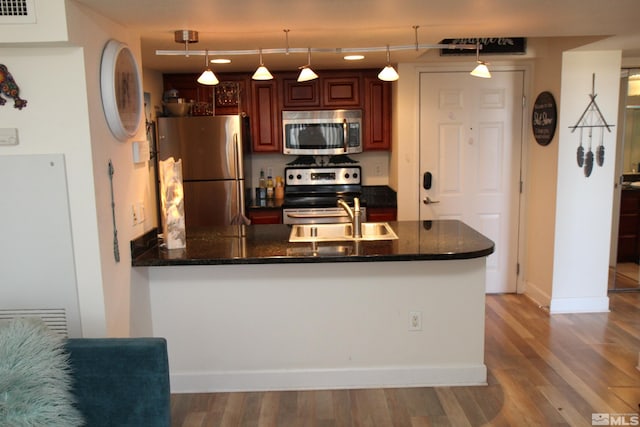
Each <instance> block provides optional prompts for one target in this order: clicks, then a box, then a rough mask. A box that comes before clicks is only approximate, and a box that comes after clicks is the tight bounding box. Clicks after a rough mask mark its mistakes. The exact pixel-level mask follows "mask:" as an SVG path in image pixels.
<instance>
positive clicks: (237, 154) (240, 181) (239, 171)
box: [233, 133, 245, 216]
mask: <svg viewBox="0 0 640 427" xmlns="http://www.w3.org/2000/svg"><path fill="white" fill-rule="evenodd" d="M233 151H234V153H233V154H234V156H233V157H234V159H235V162H236V191H237V192H238V200H237V202H238V210H239V211H240V214H242V215H243V216H244V214H245V211H244V167H243V165H242V160H241V159H242V157H241V153H242V147H240V140H239V138H238V134H237V133H234V134H233Z"/></svg>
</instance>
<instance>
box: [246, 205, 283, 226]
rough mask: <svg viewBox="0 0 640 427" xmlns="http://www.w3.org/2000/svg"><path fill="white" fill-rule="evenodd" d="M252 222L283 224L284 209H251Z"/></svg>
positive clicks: (249, 215)
mask: <svg viewBox="0 0 640 427" xmlns="http://www.w3.org/2000/svg"><path fill="white" fill-rule="evenodd" d="M247 217H249V219H250V220H251V224H282V209H276V208H274V209H265V208H260V209H249V210H248V212H247Z"/></svg>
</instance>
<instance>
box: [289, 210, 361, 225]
mask: <svg viewBox="0 0 640 427" xmlns="http://www.w3.org/2000/svg"><path fill="white" fill-rule="evenodd" d="M360 218H361V220H362V222H365V221H366V219H367V208H365V207H361V208H360ZM282 222H283V223H284V224H328V223H336V222H351V220H350V219H349V215H347V213H346V212H345V211H344V209H342V208H340V207H335V208H285V209H283V210H282Z"/></svg>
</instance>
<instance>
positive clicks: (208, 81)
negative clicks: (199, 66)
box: [197, 50, 220, 86]
mask: <svg viewBox="0 0 640 427" xmlns="http://www.w3.org/2000/svg"><path fill="white" fill-rule="evenodd" d="M204 66H205V67H206V68H205V70H204V71H203V72H202V74H200V77H198V80H197V81H198V83H200V84H202V85H207V86H214V85H217V84H218V83H220V81H219V80H218V78H217V77H216V75H215V74H213V71H211V68H210V67H209V50H207V51H206V53H205V60H204Z"/></svg>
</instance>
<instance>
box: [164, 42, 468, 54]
mask: <svg viewBox="0 0 640 427" xmlns="http://www.w3.org/2000/svg"><path fill="white" fill-rule="evenodd" d="M476 48H477V45H476V44H455V43H448V44H410V45H396V46H372V47H349V48H340V47H336V48H313V47H312V48H308V47H288V48H271V49H245V50H188V51H187V50H156V55H165V56H190V55H206V54H207V52H208V54H209V55H211V56H218V55H220V56H236V55H258V54H260V52H262V54H263V55H269V54H288V53H308V52H311V53H336V54H344V53H367V52H386V51H387V49H388V50H389V51H391V52H396V51H402V50H426V49H461V50H463V49H464V50H466V49H473V50H475V49H476Z"/></svg>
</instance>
